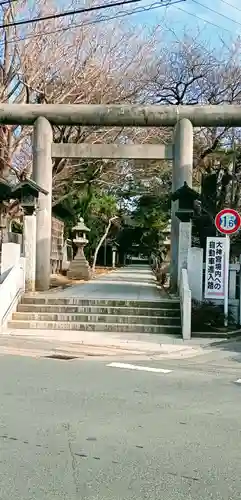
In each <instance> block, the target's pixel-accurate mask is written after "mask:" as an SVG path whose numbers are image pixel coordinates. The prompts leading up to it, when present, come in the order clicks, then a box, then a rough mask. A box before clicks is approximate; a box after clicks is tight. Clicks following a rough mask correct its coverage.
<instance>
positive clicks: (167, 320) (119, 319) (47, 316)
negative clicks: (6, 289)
mask: <svg viewBox="0 0 241 500" xmlns="http://www.w3.org/2000/svg"><path fill="white" fill-rule="evenodd" d="M12 318H13V320H14V321H22V320H24V321H45V322H46V321H48V322H49V321H51V322H52V321H58V322H71V323H77V322H78V323H112V324H113V323H118V324H125V323H129V324H138V325H140V324H142V325H160V326H162V325H172V324H174V325H178V324H180V318H178V317H175V316H174V317H172V316H163V317H162V316H137V315H133V316H130V315H123V314H122V315H116V316H114V315H112V314H107V315H106V314H90V315H85V314H68V313H66V311H65V310H64V311H62V313H57V314H55V313H48V312H47V313H41V312H40V313H39V312H36V313H31V312H16V313H13V316H12Z"/></svg>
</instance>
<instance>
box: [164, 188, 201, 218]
mask: <svg viewBox="0 0 241 500" xmlns="http://www.w3.org/2000/svg"><path fill="white" fill-rule="evenodd" d="M171 199H172V201H178V210H177V212H176V216H177V218H178V219H179V220H180V221H181V222H190V221H191V219H192V218H193V216H194V204H195V201H197V200H199V199H200V195H199V193H197V191H194V189H192V188H190V187H189V186H188V184H187V182H184V184H183V186H182V187H180V188H179V189H177V191H175V193H173V195H172V197H171Z"/></svg>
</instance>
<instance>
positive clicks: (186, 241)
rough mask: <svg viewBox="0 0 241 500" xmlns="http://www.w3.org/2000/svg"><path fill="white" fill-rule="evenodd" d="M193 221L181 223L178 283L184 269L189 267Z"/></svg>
mask: <svg viewBox="0 0 241 500" xmlns="http://www.w3.org/2000/svg"><path fill="white" fill-rule="evenodd" d="M191 235H192V223H191V222H180V223H179V244H178V284H179V283H180V278H181V272H182V269H183V268H184V269H187V255H188V249H189V248H190V247H191Z"/></svg>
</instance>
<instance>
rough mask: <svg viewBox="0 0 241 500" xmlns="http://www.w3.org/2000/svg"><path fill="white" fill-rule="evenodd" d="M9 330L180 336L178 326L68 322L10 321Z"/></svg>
mask: <svg viewBox="0 0 241 500" xmlns="http://www.w3.org/2000/svg"><path fill="white" fill-rule="evenodd" d="M8 328H9V329H14V330H15V329H16V330H17V329H23V330H29V329H30V330H35V329H38V330H79V331H82V332H83V331H92V332H94V331H96V332H112V333H152V334H154V333H157V334H173V335H175V334H180V333H181V327H180V325H178V324H176V325H143V324H140V325H138V324H128V323H125V324H123V323H79V322H74V321H73V322H68V321H65V322H64V321H63V322H61V321H20V320H12V321H10V322H9V323H8Z"/></svg>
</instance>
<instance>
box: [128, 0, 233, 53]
mask: <svg viewBox="0 0 241 500" xmlns="http://www.w3.org/2000/svg"><path fill="white" fill-rule="evenodd" d="M174 1H175V0H172V2H174ZM172 2H171V3H172ZM158 3H161V2H160V0H143V1H142V2H141V5H143V6H144V5H145V6H157V4H158ZM131 17H132V18H133V19H132V22H134V23H136V24H142V25H143V26H144V25H149V26H151V25H154V24H156V23H158V24H163V26H164V28H167V27H170V28H171V29H172V31H173V32H174V33H175V34H176V36H177V37H178V38H180V37H181V36H182V33H183V31H184V30H185V31H186V32H193V33H195V32H197V30H199V31H200V32H201V36H202V37H203V38H204V39H205V40H209V41H210V42H211V44H212V45H214V46H218V42H219V40H220V37H221V38H222V39H223V40H225V41H226V42H227V43H228V42H229V41H230V40H232V39H234V38H237V37H238V36H239V35H241V0H184V1H180V2H179V3H176V4H173V5H172V4H171V5H169V6H168V7H159V8H156V9H153V10H149V11H145V12H143V13H139V14H135V15H134V16H131ZM228 18H230V19H228Z"/></svg>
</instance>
